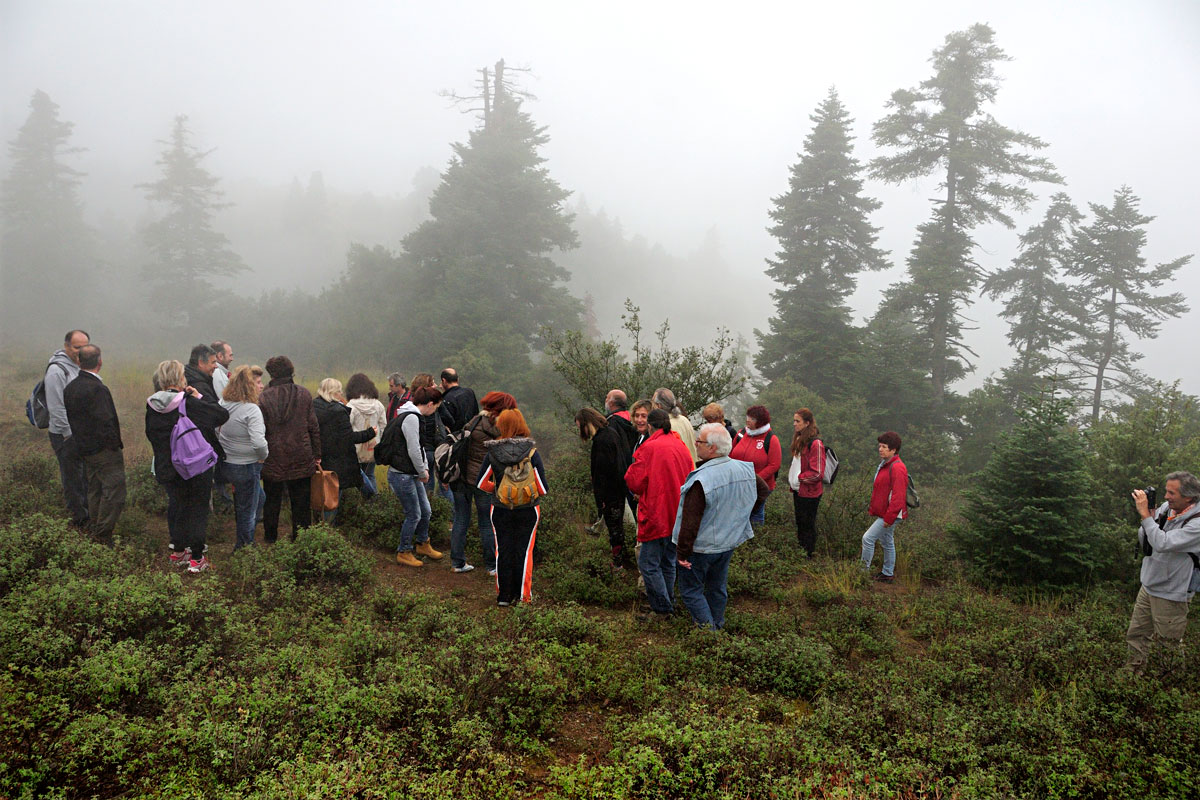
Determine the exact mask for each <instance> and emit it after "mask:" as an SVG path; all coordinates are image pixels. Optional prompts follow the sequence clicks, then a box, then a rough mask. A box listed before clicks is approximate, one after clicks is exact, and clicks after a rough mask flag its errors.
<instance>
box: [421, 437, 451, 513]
mask: <svg viewBox="0 0 1200 800" xmlns="http://www.w3.org/2000/svg"><path fill="white" fill-rule="evenodd" d="M425 463H426V464H428V465H429V483H427V484H425V493H426V494H428V495H429V499H430V501H432V500H433V493H434V492H435V491H436V492H437V493H438V494H440V495H441V496H442V497H444V498H446V502H447V503H453V502H454V492H452V491H450V487H449V486H447V485H446V484H444V483H442V482H441V481H440V480H438V476H437V470H436V469H434V468H433V451H432V450H426V451H425Z"/></svg>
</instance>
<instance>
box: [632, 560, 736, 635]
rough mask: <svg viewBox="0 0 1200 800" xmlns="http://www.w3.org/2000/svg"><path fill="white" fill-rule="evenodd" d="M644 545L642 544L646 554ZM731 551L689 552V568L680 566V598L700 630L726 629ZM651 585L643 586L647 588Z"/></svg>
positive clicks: (678, 574)
mask: <svg viewBox="0 0 1200 800" xmlns="http://www.w3.org/2000/svg"><path fill="white" fill-rule="evenodd" d="M645 550H646V544H645V543H643V544H642V551H643V552H645ZM731 558H733V551H732V550H726V551H725V552H724V553H692V557H691V559H689V560H690V561H691V562H692V568H691V569H688V568H687V567H679V569H678V570H677V572H676V575H677V577H678V581H679V584H678V585H679V596H680V597H681V598H682V599H683V605H684V606H685V607H686V608H687V610H688V613H689V614H691V615H692V621H693V622H695V623H696V624H697V625H699V626H700V627H701V628H707V629H709V630H717V631H719V630H720V629H721V628H724V627H725V606H726V604H727V603H728V602H729V591H728V590H727V589H726V586H725V584H726V581H727V580H728V579H729V560H730V559H731ZM649 586H650V584H649V583H647V584H646V588H647V589H649Z"/></svg>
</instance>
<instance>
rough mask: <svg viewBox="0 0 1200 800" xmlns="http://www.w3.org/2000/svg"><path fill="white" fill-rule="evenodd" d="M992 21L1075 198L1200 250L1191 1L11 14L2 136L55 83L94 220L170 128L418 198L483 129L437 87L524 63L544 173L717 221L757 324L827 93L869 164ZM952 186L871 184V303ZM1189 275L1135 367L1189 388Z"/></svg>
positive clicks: (342, 185) (663, 234)
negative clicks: (913, 104) (1183, 305)
mask: <svg viewBox="0 0 1200 800" xmlns="http://www.w3.org/2000/svg"><path fill="white" fill-rule="evenodd" d="M975 22H987V23H989V24H990V25H992V27H993V28H994V29H995V30H996V34H997V40H998V43H999V44H1000V46H1001V47H1003V48H1004V49H1005V51H1007V53H1008V54H1009V55H1010V56H1011V57H1012V58H1013V61H1012V62H1010V63H1008V64H1006V65H1004V66H1003V67H1002V68H1001V74H1002V75H1003V76H1004V79H1005V81H1004V86H1003V89H1002V91H1001V94H1000V97H999V102H998V104H997V105H996V107H995V108H994V109H993V113H994V115H995V116H996V117H997V118H998V119H999V120H1000V121H1001V122H1002V123H1004V124H1006V125H1009V126H1011V127H1014V128H1016V129H1018V130H1022V131H1026V132H1028V133H1031V134H1034V135H1037V136H1040V137H1042V138H1043V139H1045V140H1046V141H1047V142H1049V143H1050V147H1049V148H1048V150H1047V151H1046V155H1048V156H1049V157H1050V158H1051V159H1052V160H1053V161H1054V162H1055V164H1056V165H1057V166H1058V168H1059V171H1060V172H1061V173H1062V174H1063V175H1064V176H1065V177H1066V178H1067V181H1068V185H1067V187H1066V191H1067V192H1068V193H1069V194H1070V195H1071V197H1072V198H1073V199H1074V200H1075V201H1076V202H1077V203H1078V204H1079V205H1080V206H1086V203H1087V202H1100V203H1104V204H1108V203H1110V202H1111V199H1112V194H1113V191H1114V189H1116V188H1117V187H1118V186H1120V185H1122V184H1128V185H1130V186H1131V187H1132V188H1133V190H1134V191H1135V193H1137V194H1138V195H1139V196H1140V197H1141V199H1142V210H1143V212H1144V213H1147V214H1150V215H1153V216H1156V217H1157V220H1156V221H1155V222H1154V223H1152V224H1151V225H1150V227H1149V245H1148V247H1147V248H1146V255H1147V256H1148V258H1149V259H1150V260H1151V261H1165V260H1169V259H1172V258H1175V257H1178V256H1180V255H1184V254H1188V253H1196V252H1198V251H1200V246H1198V245H1197V242H1198V240H1200V237H1198V236H1197V234H1196V230H1197V225H1196V217H1197V211H1198V205H1200V204H1198V202H1197V201H1198V199H1200V190H1198V189H1197V185H1198V179H1200V155H1198V154H1197V147H1196V143H1197V141H1198V140H1200V46H1198V45H1200V2H1196V0H1136V2H1135V1H1133V0H1130V1H1129V2H1117V1H1115V0H1113V1H1110V2H1101V1H1097V0H1093V1H1092V2H1053V0H1042V1H1041V2H1031V1H1029V0H1005V1H1004V2H962V0H958V1H957V2H920V1H919V0H918V1H914V2H908V3H896V2H870V3H867V2H842V3H838V4H833V3H830V4H822V5H820V6H818V5H817V4H811V3H799V2H772V3H756V2H746V3H742V4H733V3H729V2H719V3H707V2H606V3H560V2H514V1H511V0H510V2H503V3H501V2H474V1H472V2H442V3H436V4H435V3H428V2H403V1H402V0H394V1H393V2H353V0H344V1H343V2H339V3H332V2H315V1H314V0H289V1H288V2H254V1H251V2H246V0H242V1H241V2H229V1H228V0H206V1H205V2H177V1H176V0H157V1H154V2H151V1H150V0H145V1H144V2H131V1H129V0H125V1H121V0H106V2H102V3H100V2H61V1H59V0H0V73H2V76H0V104H2V106H0V108H2V113H3V117H2V119H0V122H2V131H0V132H2V133H3V135H4V139H5V140H6V141H7V140H11V139H12V138H13V136H14V135H15V133H16V130H17V129H18V128H19V127H20V125H21V123H22V122H23V121H24V119H25V117H26V116H27V114H28V101H29V97H30V95H31V94H32V93H33V91H34V90H35V89H42V90H44V91H46V92H47V93H48V94H49V95H50V96H51V97H52V98H53V99H54V101H55V102H57V103H58V104H59V105H60V106H61V114H62V116H63V118H64V119H67V120H70V121H72V122H74V123H75V125H76V128H75V141H76V142H77V143H78V144H81V145H84V146H86V147H87V148H88V152H87V153H86V154H84V155H83V156H81V157H80V158H79V159H78V161H77V164H78V166H79V167H80V168H81V169H83V170H85V171H86V172H88V173H89V178H88V182H87V185H86V186H85V199H86V202H87V204H88V213H89V215H90V216H92V217H95V216H98V215H99V214H100V213H102V211H103V210H104V207H105V206H106V205H111V206H112V208H113V209H115V210H118V211H119V212H121V213H125V211H126V210H127V209H128V208H130V207H131V206H132V205H133V204H135V203H137V202H138V200H139V195H138V193H137V192H136V191H134V190H133V189H132V184H133V183H135V182H138V181H144V180H148V179H151V178H152V177H153V162H154V158H155V157H156V154H157V151H158V149H159V145H158V144H156V141H155V140H157V139H161V138H164V137H165V136H166V134H167V133H168V131H169V127H170V120H171V118H172V117H173V116H174V115H175V114H179V113H186V114H188V115H189V116H190V117H191V126H192V128H193V130H194V132H195V134H196V137H197V141H198V142H199V143H201V144H202V145H203V146H206V147H217V148H218V149H217V150H216V152H214V153H213V155H212V156H211V157H210V158H209V160H208V161H207V162H206V163H207V165H208V167H209V169H210V170H212V171H213V172H214V173H216V174H217V175H219V176H221V177H222V178H224V179H225V180H226V181H233V180H238V179H241V178H244V177H250V178H254V179H256V180H259V181H261V182H263V183H266V184H280V185H286V184H289V183H290V182H291V181H292V178H293V177H300V178H301V179H302V180H303V179H305V178H306V177H307V176H308V175H309V174H310V173H311V172H313V171H315V170H321V171H323V173H324V177H325V182H326V185H328V186H329V187H331V188H336V189H338V190H343V191H354V190H370V191H373V192H376V193H379V194H405V193H407V192H408V191H409V188H410V185H411V179H412V176H413V174H414V173H415V171H416V170H417V169H418V168H420V167H422V166H425V165H433V166H436V167H438V168H439V169H440V168H441V167H443V166H444V165H445V163H446V161H447V160H448V158H449V156H450V149H449V145H450V143H451V142H452V141H455V140H461V139H463V138H464V137H465V135H466V131H467V130H468V129H469V128H470V127H471V125H473V124H474V121H473V119H472V118H470V117H467V116H464V115H462V114H461V113H460V112H459V111H457V110H455V109H452V108H450V107H448V105H447V102H446V100H444V99H443V98H441V97H439V96H438V94H437V93H438V91H439V90H442V89H455V90H459V91H466V90H468V89H470V87H471V82H472V81H473V79H474V78H475V76H476V75H477V71H478V70H479V68H480V67H482V66H485V65H490V64H492V63H493V62H495V61H496V60H497V59H498V58H501V57H503V58H505V59H506V60H507V62H508V63H509V64H510V65H514V66H528V67H531V68H533V70H534V77H533V78H531V79H530V80H529V81H528V83H527V86H528V88H529V90H530V91H532V92H533V93H534V94H536V95H537V96H538V101H537V102H536V103H531V104H530V105H529V106H527V109H528V110H529V111H530V112H531V114H532V115H533V116H534V118H535V119H536V120H537V121H538V122H540V123H541V124H544V125H547V126H549V132H550V135H551V137H552V141H551V143H550V145H549V146H548V147H547V148H546V150H545V155H546V156H547V157H548V158H549V167H550V170H551V174H552V175H553V176H554V177H555V178H556V179H557V180H558V181H559V182H560V183H561V184H562V185H563V186H564V187H566V188H567V189H570V190H573V191H574V192H576V197H577V198H579V197H583V198H586V200H587V201H588V204H589V205H590V206H591V207H592V208H593V209H595V208H600V207H603V208H604V209H606V210H607V211H608V213H609V214H610V215H612V216H616V217H619V218H620V219H621V221H622V222H623V224H624V227H625V230H626V232H627V233H630V234H633V233H640V234H642V235H644V236H646V237H647V238H648V239H650V240H651V241H657V242H661V243H662V244H663V245H664V246H665V247H666V248H667V249H668V250H671V251H673V252H676V253H679V254H682V253H685V252H687V251H689V250H692V249H694V248H696V247H697V246H698V245H699V243H700V241H701V239H702V238H703V235H704V233H705V231H706V230H708V229H709V228H710V227H712V226H714V225H715V226H716V229H717V231H718V233H719V236H720V239H721V242H722V244H723V253H724V256H725V258H726V260H727V261H729V262H730V263H731V264H734V265H736V266H737V267H738V269H739V270H741V271H742V272H743V274H744V278H743V281H744V283H743V286H741V287H738V288H739V289H740V291H739V292H738V294H737V301H736V304H731V306H730V308H729V318H728V319H723V320H714V324H718V323H719V324H726V325H728V326H729V327H731V328H732V329H734V330H736V331H740V332H742V333H744V334H746V335H747V337H749V336H750V335H751V334H750V332H751V329H752V328H754V327H755V326H759V327H763V326H764V325H765V320H766V317H767V316H768V314H769V312H770V308H771V306H770V302H769V297H768V295H767V293H768V292H769V291H770V288H771V285H770V282H769V281H768V280H767V278H766V277H765V276H764V275H763V274H762V270H763V267H764V264H763V259H764V258H765V257H767V256H769V255H770V254H771V253H772V252H773V250H774V244H775V243H774V241H773V240H772V239H771V238H770V237H769V236H768V235H767V234H766V232H765V228H766V226H767V224H768V219H767V210H768V209H769V207H770V200H771V198H772V197H774V196H777V195H778V194H780V193H781V192H783V191H784V190H785V188H786V185H787V175H788V168H789V167H790V165H791V164H792V163H793V162H794V161H795V160H796V156H797V152H798V151H799V149H800V148H801V146H802V141H803V138H804V136H805V134H806V133H807V132H808V129H809V126H810V123H809V120H808V116H809V114H811V113H812V111H813V109H814V107H815V106H816V104H817V103H818V102H819V101H820V100H821V99H822V97H823V96H824V95H825V93H826V91H827V90H828V88H829V87H830V86H831V85H836V86H837V89H838V91H839V93H840V94H841V96H842V100H843V102H844V103H845V104H846V105H847V107H848V108H849V110H850V112H851V114H852V115H853V116H854V117H855V118H856V120H857V124H856V128H857V132H858V134H859V137H860V138H859V142H858V154H859V156H860V158H861V159H862V160H864V161H865V160H867V159H868V158H870V157H871V156H872V155H873V154H874V152H875V151H874V148H873V146H872V145H871V144H870V141H869V133H870V126H871V124H872V123H873V122H874V121H875V120H876V119H878V117H879V116H880V115H881V114H882V111H883V104H884V103H885V102H886V100H887V98H888V97H889V95H890V94H891V92H892V91H893V90H895V89H897V88H902V87H903V88H907V87H912V86H915V85H916V84H917V83H919V82H920V81H921V80H923V79H925V78H926V77H928V75H929V64H928V59H929V56H930V53H931V52H932V50H933V49H934V48H935V47H938V46H939V45H940V44H941V43H942V41H943V38H944V37H945V35H946V34H947V33H949V32H951V31H954V30H960V29H963V28H965V27H967V26H969V25H971V24H973V23H975ZM5 158H6V156H5ZM0 163H4V162H2V161H0ZM933 184H934V181H929V182H928V183H927V184H926V185H923V186H917V185H906V186H900V187H887V186H881V185H878V184H874V183H869V184H868V191H869V192H870V193H871V194H873V195H874V196H876V197H878V198H879V199H881V200H882V201H883V202H884V204H885V206H884V209H883V210H882V211H880V212H879V213H878V214H877V215H876V217H875V222H876V224H878V225H880V226H882V227H883V232H882V235H881V244H882V245H883V246H884V247H885V248H886V249H889V250H890V251H891V252H892V257H893V259H894V262H895V263H896V264H897V268H896V270H895V272H894V273H892V274H889V275H887V276H884V277H880V278H877V277H875V276H872V277H870V278H869V279H867V280H864V281H863V282H862V283H863V286H862V288H861V290H860V292H859V293H858V295H857V296H856V302H857V303H858V304H859V306H860V307H861V309H862V315H863V316H866V315H868V314H869V313H870V312H871V310H872V309H873V306H874V304H875V303H876V301H877V300H878V297H879V291H880V290H881V289H882V287H883V286H885V285H886V284H887V283H890V282H891V281H892V280H894V279H895V278H896V277H898V276H899V275H900V273H901V271H902V268H903V261H904V258H905V256H906V255H907V253H908V250H909V247H910V245H911V242H912V239H913V234H914V228H915V226H916V225H917V224H918V223H919V222H921V221H923V220H924V219H925V218H926V217H927V215H928V211H929V206H928V202H927V198H929V197H930V196H931V195H932V193H933ZM1036 191H1037V192H1038V194H1039V196H1040V198H1041V201H1040V202H1039V203H1038V204H1037V205H1036V206H1035V207H1034V208H1033V209H1032V210H1031V212H1030V213H1029V214H1028V215H1025V216H1023V217H1021V218H1020V219H1019V221H1018V229H1017V230H1016V231H1013V232H1008V231H1003V230H998V229H988V230H981V231H979V232H978V239H979V241H980V243H981V245H982V246H983V250H982V251H981V252H980V254H979V258H980V261H981V263H982V264H983V265H984V266H985V267H999V266H1004V265H1006V264H1007V263H1008V261H1009V260H1010V259H1011V258H1012V257H1013V256H1014V255H1015V253H1016V237H1017V234H1018V233H1019V232H1020V231H1021V230H1023V229H1024V228H1025V227H1027V226H1028V224H1029V223H1030V222H1032V221H1033V220H1034V219H1036V218H1037V217H1038V216H1040V214H1041V211H1042V210H1043V208H1044V200H1045V198H1046V197H1047V196H1048V195H1049V193H1050V192H1051V191H1054V189H1053V188H1052V187H1036ZM372 244H373V243H372ZM383 244H388V245H390V246H393V247H394V246H395V245H396V243H383ZM330 277H331V279H332V278H333V277H334V276H332V275H331V276H330ZM1198 284H1200V262H1197V261H1193V263H1192V264H1190V265H1189V266H1188V267H1186V268H1185V270H1183V271H1182V272H1181V273H1180V277H1179V281H1178V287H1177V288H1178V289H1179V290H1181V291H1183V292H1185V294H1187V295H1188V297H1189V302H1190V304H1191V305H1192V306H1193V309H1194V310H1193V311H1191V312H1190V313H1189V314H1188V315H1187V316H1186V317H1185V318H1183V319H1180V320H1175V321H1171V322H1169V323H1167V324H1165V325H1164V326H1163V332H1162V335H1161V337H1160V339H1159V340H1158V342H1155V343H1152V344H1150V345H1149V347H1148V348H1147V349H1148V351H1149V352H1148V357H1147V359H1146V361H1145V362H1144V365H1145V366H1146V367H1147V368H1148V369H1149V370H1150V371H1151V372H1152V373H1153V374H1155V375H1156V376H1159V377H1161V378H1164V379H1168V380H1172V379H1176V378H1180V379H1182V381H1183V386H1184V388H1185V389H1186V390H1187V391H1189V392H1191V393H1193V394H1197V393H1200V375H1198V374H1197V371H1196V369H1195V367H1194V366H1193V365H1192V364H1191V363H1190V362H1188V361H1187V360H1186V358H1184V357H1182V356H1181V355H1180V353H1182V347H1181V345H1182V344H1183V343H1184V342H1186V343H1188V344H1190V345H1193V346H1194V344H1195V342H1196V341H1197V339H1198V338H1200V337H1198V336H1197V334H1198V333H1200V308H1198V307H1200V292H1197V291H1195V290H1194V288H1193V287H1195V286H1197V285H1198ZM687 313H688V309H686V308H680V309H678V310H676V311H674V312H673V316H680V317H682V316H683V315H686V314H687ZM995 313H996V306H994V305H993V304H990V303H981V304H980V305H978V306H976V308H975V309H974V310H973V312H972V315H973V316H974V317H975V318H977V319H979V320H980V321H981V324H982V327H981V329H980V330H979V331H976V332H975V333H974V335H973V336H972V340H971V341H972V344H973V345H974V346H975V347H976V349H977V350H979V352H980V356H981V367H980V369H979V371H978V372H977V373H976V376H975V377H974V378H973V379H971V380H970V381H969V382H968V385H973V384H975V383H977V382H978V381H979V380H981V379H982V377H983V376H984V375H986V374H987V373H989V372H990V371H992V370H995V369H997V368H999V367H1000V366H1003V365H1004V364H1005V363H1007V361H1008V360H1009V357H1010V354H1009V353H1008V348H1007V344H1006V342H1005V340H1004V331H1005V326H1004V325H1003V324H1001V323H1000V322H998V321H997V320H996V318H995ZM600 323H601V325H602V326H604V327H608V328H610V329H612V328H615V327H616V324H617V320H615V319H614V320H603V319H602V320H600Z"/></svg>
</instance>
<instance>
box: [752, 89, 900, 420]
mask: <svg viewBox="0 0 1200 800" xmlns="http://www.w3.org/2000/svg"><path fill="white" fill-rule="evenodd" d="M810 119H811V120H812V122H813V128H812V131H811V132H810V133H809V134H808V136H807V137H805V139H804V152H803V153H801V155H800V160H799V161H798V162H797V163H796V164H795V165H793V166H792V169H791V178H790V180H789V183H788V191H787V192H786V193H785V194H783V195H782V196H780V197H777V198H775V199H774V201H773V202H774V204H775V207H774V208H773V209H772V210H771V212H770V216H771V220H772V222H773V223H774V224H773V225H772V226H771V228H770V231H771V234H772V235H773V236H774V237H775V238H776V239H777V240H778V241H779V250H778V251H777V252H776V254H775V258H774V259H768V261H767V264H768V265H769V266H768V268H767V274H768V275H770V276H771V278H773V279H774V280H775V281H776V282H777V283H778V284H779V287H778V288H777V289H775V290H774V292H772V297H773V299H774V301H775V315H774V316H772V317H771V319H770V320H769V323H768V324H769V326H770V329H769V331H767V332H765V333H764V332H762V331H757V330H756V331H755V335H756V336H757V337H758V341H759V346H760V350H759V353H758V355H757V356H756V357H755V364H756V366H757V367H758V368H759V370H760V371H761V372H762V373H763V375H764V376H765V377H767V378H768V379H771V380H775V379H777V378H783V377H790V378H793V379H795V380H798V381H800V382H801V383H803V384H804V385H806V386H808V387H809V388H811V389H813V390H815V391H816V392H817V393H818V394H821V395H822V396H826V397H828V396H832V395H836V394H840V393H841V392H842V391H844V390H845V389H846V388H847V387H846V383H847V381H848V380H849V378H848V376H849V374H850V369H849V368H848V363H847V362H848V357H849V356H851V355H852V354H853V353H854V352H855V349H856V348H855V344H856V340H857V336H858V331H857V330H856V329H855V327H854V324H853V319H852V317H851V312H850V308H849V306H847V305H846V298H847V297H849V296H850V294H851V293H852V292H853V291H854V289H855V286H856V283H857V275H858V273H859V272H860V271H862V270H880V269H884V268H885V267H887V262H886V260H885V256H886V254H885V253H884V252H882V251H881V250H879V249H878V248H877V247H875V241H876V238H877V235H878V228H876V227H874V226H873V225H871V223H870V221H869V219H868V217H869V215H870V214H871V212H873V211H875V210H876V209H878V208H879V203H878V202H877V201H876V200H874V199H872V198H869V197H864V196H863V195H862V188H863V182H862V178H861V177H860V175H861V173H862V167H861V166H860V165H859V162H858V161H857V160H856V159H855V158H854V155H853V149H854V145H853V141H852V137H851V131H850V126H851V123H852V120H851V118H850V115H849V113H847V111H846V109H845V107H844V106H843V105H842V102H841V100H839V99H838V95H837V92H836V91H835V90H834V89H830V90H829V94H828V96H827V97H826V98H825V100H824V101H822V102H821V104H820V105H819V106H818V107H817V110H816V112H815V113H814V114H813V115H812V116H811V117H810Z"/></svg>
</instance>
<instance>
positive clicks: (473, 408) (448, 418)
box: [437, 386, 479, 433]
mask: <svg viewBox="0 0 1200 800" xmlns="http://www.w3.org/2000/svg"><path fill="white" fill-rule="evenodd" d="M437 413H438V416H439V417H441V418H442V424H443V425H445V426H446V429H447V430H448V431H450V433H454V432H456V431H461V430H462V429H463V428H464V427H466V424H467V423H468V422H470V421H471V419H472V418H473V417H474V416H475V415H476V414H478V413H479V401H478V400H476V399H475V392H473V391H471V390H470V389H467V388H465V387H463V386H451V387H450V388H449V389H448V390H447V391H446V394H445V396H444V397H443V398H442V404H441V405H440V406H439V407H438V410H437Z"/></svg>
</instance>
